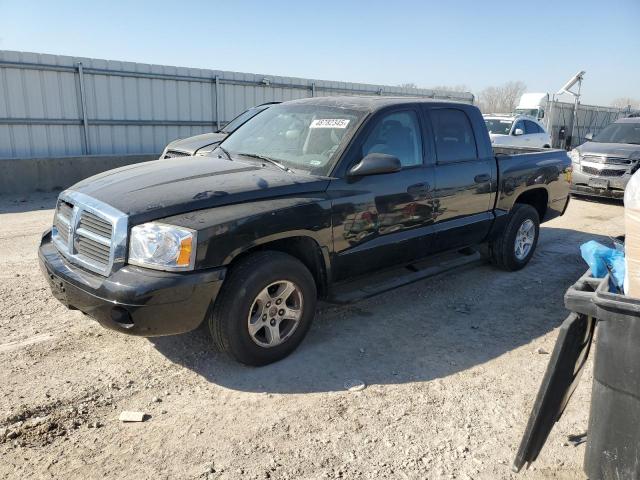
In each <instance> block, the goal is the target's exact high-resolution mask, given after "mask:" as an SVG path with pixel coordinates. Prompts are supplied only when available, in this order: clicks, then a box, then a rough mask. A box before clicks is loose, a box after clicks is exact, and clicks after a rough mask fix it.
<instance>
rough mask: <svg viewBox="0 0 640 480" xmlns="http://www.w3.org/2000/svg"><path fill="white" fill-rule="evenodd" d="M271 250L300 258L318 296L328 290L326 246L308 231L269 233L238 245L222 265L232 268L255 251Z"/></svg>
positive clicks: (321, 296) (328, 274)
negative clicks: (249, 242)
mask: <svg viewBox="0 0 640 480" xmlns="http://www.w3.org/2000/svg"><path fill="white" fill-rule="evenodd" d="M267 250H273V251H277V252H283V253H287V254H289V255H291V256H292V257H294V258H296V259H298V260H300V261H301V262H302V263H303V264H304V266H305V267H307V268H308V269H309V271H310V272H311V274H312V275H313V278H314V280H315V282H316V288H317V290H318V296H319V297H320V298H324V297H326V296H327V294H328V291H329V278H330V270H331V267H330V262H329V254H328V251H327V249H326V248H323V247H321V246H320V242H318V240H317V239H316V238H314V236H313V235H311V234H310V232H307V231H298V232H289V235H287V236H284V237H283V236H281V235H271V236H268V237H264V238H261V239H258V240H256V241H254V242H252V243H251V244H250V245H245V246H243V247H239V248H238V249H236V250H234V251H233V252H231V253H230V254H229V255H228V256H227V257H226V258H225V260H224V265H226V266H229V267H230V268H233V265H234V264H235V263H236V262H238V260H240V259H241V258H244V257H246V256H247V255H250V254H252V253H255V252H260V251H267Z"/></svg>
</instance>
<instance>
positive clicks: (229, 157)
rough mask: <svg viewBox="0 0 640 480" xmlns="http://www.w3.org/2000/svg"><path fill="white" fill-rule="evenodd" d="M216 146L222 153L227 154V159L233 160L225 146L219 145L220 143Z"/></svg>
mask: <svg viewBox="0 0 640 480" xmlns="http://www.w3.org/2000/svg"><path fill="white" fill-rule="evenodd" d="M218 148H219V149H220V150H222V153H224V154H225V155H226V156H227V158H228V159H229V160H233V158H231V155H230V154H229V152H227V149H226V148H224V147H221V146H220V145H218Z"/></svg>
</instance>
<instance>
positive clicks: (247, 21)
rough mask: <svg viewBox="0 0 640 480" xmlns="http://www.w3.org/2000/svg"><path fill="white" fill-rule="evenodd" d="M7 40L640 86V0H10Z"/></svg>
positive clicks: (2, 4)
mask: <svg viewBox="0 0 640 480" xmlns="http://www.w3.org/2000/svg"><path fill="white" fill-rule="evenodd" d="M0 49H1V50H19V51H27V52H38V53H53V54H61V55H72V56H83V57H93V58H103V59H109V60H126V61H135V62H141V63H155V64H163V65H176V66H184V67H198V68H210V69H218V70H232V71H239V72H250V73H259V74H265V75H283V76H293V77H304V78H314V79H321V80H340V81H348V82H363V83H377V84H384V85H399V84H402V83H415V84H416V85H418V86H420V87H425V88H429V87H433V86H436V85H451V86H454V85H465V86H466V87H467V88H468V89H469V90H470V91H472V92H474V93H478V92H479V91H481V90H482V89H483V88H485V87H487V86H496V85H501V84H503V83H505V82H507V81H510V80H521V81H523V82H524V83H525V84H526V85H527V91H530V92H551V93H553V92H556V91H557V90H559V89H560V87H561V86H562V85H563V84H564V83H565V81H567V80H568V79H569V78H570V77H571V76H573V74H575V73H576V72H577V71H579V70H586V72H587V73H586V75H585V80H584V83H583V97H582V102H583V103H592V104H603V105H607V104H609V103H610V102H611V101H612V100H613V99H615V98H618V97H635V98H638V97H640V0H606V1H602V0H580V1H578V0H556V1H547V0H538V1H523V0H520V1H514V0H509V1H502V0H495V1H492V0H476V1H474V0H440V1H435V0H422V1H419V0H414V1H408V0H393V1H390V0H387V1H378V0H368V1H355V0H352V1H349V0H342V1H334V0H320V1H317V2H309V1H289V0H286V1H285V0H282V1H279V0H271V1H264V0H263V1H243V0H227V1H213V0H211V1H187V0H182V1H180V2H178V1H175V0H174V1H165V0H154V1H142V0H138V1H134V0H129V1H123V0H109V1H107V0H104V1H102V0H84V1H75V0H55V1H53V0H50V1H40V0H19V1H16V0H0ZM567 100H569V99H568V98H567Z"/></svg>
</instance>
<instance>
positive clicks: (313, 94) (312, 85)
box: [311, 82, 316, 97]
mask: <svg viewBox="0 0 640 480" xmlns="http://www.w3.org/2000/svg"><path fill="white" fill-rule="evenodd" d="M311 96H312V97H315V96H316V82H312V83H311Z"/></svg>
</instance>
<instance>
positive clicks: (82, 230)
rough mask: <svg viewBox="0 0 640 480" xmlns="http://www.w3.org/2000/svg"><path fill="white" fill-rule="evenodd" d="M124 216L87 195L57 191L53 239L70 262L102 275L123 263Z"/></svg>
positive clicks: (125, 227) (124, 243)
mask: <svg viewBox="0 0 640 480" xmlns="http://www.w3.org/2000/svg"><path fill="white" fill-rule="evenodd" d="M126 235H127V216H126V215H125V214H124V213H122V212H120V211H118V210H116V209H114V208H113V207H111V206H109V205H106V204H104V203H102V202H99V201H98V200H95V199H94V198H92V197H89V196H87V195H84V194H81V193H78V192H73V191H68V190H67V191H64V192H62V193H61V194H60V199H59V201H58V206H57V208H56V214H55V218H54V222H53V229H52V238H53V242H54V244H55V245H56V247H57V248H58V250H59V251H60V253H62V254H63V255H64V256H65V257H66V258H67V259H69V260H70V261H71V262H72V263H76V264H78V265H80V266H83V267H85V268H87V269H88V270H91V271H93V272H96V273H100V274H102V275H109V274H110V273H111V272H112V271H113V270H114V269H115V268H119V267H120V266H122V265H123V264H124V253H125V248H126Z"/></svg>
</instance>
